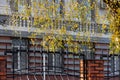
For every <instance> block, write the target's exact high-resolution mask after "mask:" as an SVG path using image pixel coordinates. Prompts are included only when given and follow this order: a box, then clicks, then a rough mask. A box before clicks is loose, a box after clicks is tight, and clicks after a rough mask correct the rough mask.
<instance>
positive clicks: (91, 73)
mask: <svg viewBox="0 0 120 80" xmlns="http://www.w3.org/2000/svg"><path fill="white" fill-rule="evenodd" d="M87 78H88V80H104V61H103V60H88V61H87Z"/></svg>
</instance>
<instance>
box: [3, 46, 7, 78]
mask: <svg viewBox="0 0 120 80" xmlns="http://www.w3.org/2000/svg"><path fill="white" fill-rule="evenodd" d="M4 55H5V56H6V61H5V68H6V74H7V44H6V49H5V52H4ZM6 80H7V75H6Z"/></svg>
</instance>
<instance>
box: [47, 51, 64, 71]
mask: <svg viewBox="0 0 120 80" xmlns="http://www.w3.org/2000/svg"><path fill="white" fill-rule="evenodd" d="M62 64H63V63H62V55H61V54H57V53H49V54H48V66H49V70H51V71H61V67H62Z"/></svg>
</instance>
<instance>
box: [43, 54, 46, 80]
mask: <svg viewBox="0 0 120 80" xmlns="http://www.w3.org/2000/svg"><path fill="white" fill-rule="evenodd" d="M43 80H46V72H45V53H44V54H43Z"/></svg>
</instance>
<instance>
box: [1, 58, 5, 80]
mask: <svg viewBox="0 0 120 80" xmlns="http://www.w3.org/2000/svg"><path fill="white" fill-rule="evenodd" d="M0 80H6V58H5V57H4V56H0Z"/></svg>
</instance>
